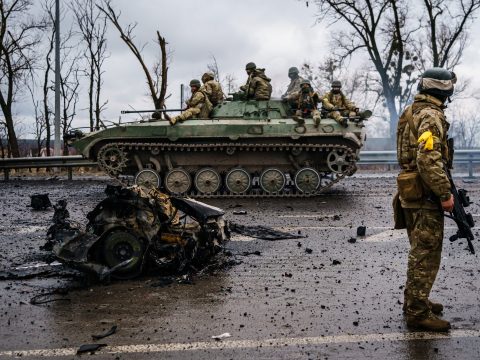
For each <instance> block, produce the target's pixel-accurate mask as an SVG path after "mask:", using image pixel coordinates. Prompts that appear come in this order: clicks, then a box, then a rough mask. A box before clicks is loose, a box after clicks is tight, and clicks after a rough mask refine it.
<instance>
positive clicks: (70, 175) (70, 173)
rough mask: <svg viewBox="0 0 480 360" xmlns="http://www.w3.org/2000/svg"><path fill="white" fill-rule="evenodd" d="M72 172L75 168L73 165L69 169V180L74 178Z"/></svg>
mask: <svg viewBox="0 0 480 360" xmlns="http://www.w3.org/2000/svg"><path fill="white" fill-rule="evenodd" d="M72 172H73V169H72V168H71V167H69V168H68V169H67V173H68V180H72V178H73V176H72Z"/></svg>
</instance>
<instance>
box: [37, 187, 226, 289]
mask: <svg viewBox="0 0 480 360" xmlns="http://www.w3.org/2000/svg"><path fill="white" fill-rule="evenodd" d="M105 193H106V195H107V197H106V198H105V199H104V200H102V201H101V202H100V203H99V204H98V205H97V206H96V207H95V209H93V210H92V211H91V212H90V213H88V214H87V219H88V223H87V225H86V228H85V230H82V229H80V226H79V225H78V224H75V223H74V222H73V221H70V219H69V213H68V210H67V209H66V201H64V200H63V201H62V200H61V201H59V202H58V203H57V205H55V206H54V208H55V214H54V216H53V222H54V224H53V225H52V226H51V227H50V228H49V230H48V233H47V239H48V240H47V244H46V248H50V249H51V250H52V251H53V253H54V254H55V256H56V257H57V258H58V259H59V260H60V261H61V262H63V263H65V264H67V265H68V266H71V267H74V268H77V269H80V270H84V271H89V272H93V273H94V274H96V275H97V276H98V277H99V279H100V280H103V279H106V278H109V277H110V276H111V277H113V278H117V279H130V278H133V277H136V276H138V275H140V274H141V273H142V272H144V271H146V270H147V269H161V270H165V271H174V272H177V273H179V272H182V271H184V270H185V269H187V268H189V269H197V268H201V267H202V265H203V264H205V263H206V262H208V259H210V258H211V257H212V256H213V255H215V254H217V253H218V252H219V251H220V250H221V249H222V248H223V245H224V244H225V242H226V241H228V239H229V231H228V226H227V224H226V222H225V220H224V218H223V215H224V212H223V210H221V209H219V208H216V207H213V206H210V205H207V204H204V203H201V202H199V201H196V200H192V199H188V198H175V197H168V196H166V195H164V194H163V193H161V192H159V191H158V190H157V189H155V188H151V189H146V188H141V187H138V186H134V187H130V188H124V187H120V186H110V185H109V186H107V189H106V190H105Z"/></svg>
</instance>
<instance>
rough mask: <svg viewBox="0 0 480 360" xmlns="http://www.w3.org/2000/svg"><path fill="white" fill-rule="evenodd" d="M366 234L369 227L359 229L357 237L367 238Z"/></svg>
mask: <svg viewBox="0 0 480 360" xmlns="http://www.w3.org/2000/svg"><path fill="white" fill-rule="evenodd" d="M366 233H367V227H366V226H359V227H357V236H365V235H366Z"/></svg>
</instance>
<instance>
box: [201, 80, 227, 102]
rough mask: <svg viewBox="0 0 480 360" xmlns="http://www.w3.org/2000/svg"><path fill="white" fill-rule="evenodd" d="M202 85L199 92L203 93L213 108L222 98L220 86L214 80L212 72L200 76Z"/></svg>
mask: <svg viewBox="0 0 480 360" xmlns="http://www.w3.org/2000/svg"><path fill="white" fill-rule="evenodd" d="M202 82H203V85H202V87H201V88H200V91H203V92H204V93H205V94H206V95H207V97H208V99H209V100H210V102H211V103H212V105H213V106H217V105H218V103H220V102H221V101H222V100H223V98H224V95H223V90H222V85H220V83H219V82H218V81H216V80H215V75H214V74H213V73H212V72H206V73H205V74H203V75H202Z"/></svg>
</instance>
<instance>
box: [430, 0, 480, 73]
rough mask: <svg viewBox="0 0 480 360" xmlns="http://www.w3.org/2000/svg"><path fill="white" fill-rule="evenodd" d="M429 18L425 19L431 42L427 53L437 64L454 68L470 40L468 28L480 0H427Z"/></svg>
mask: <svg viewBox="0 0 480 360" xmlns="http://www.w3.org/2000/svg"><path fill="white" fill-rule="evenodd" d="M423 3H424V5H425V12H426V19H427V21H426V22H422V24H425V25H423V27H424V29H425V33H426V35H425V37H426V39H427V43H428V44H429V46H428V48H427V54H423V55H424V56H423V57H424V58H426V59H427V61H428V63H429V64H431V65H433V66H439V67H445V68H447V69H453V68H454V67H455V66H456V65H458V64H459V62H460V59H461V56H462V54H463V49H464V48H465V44H466V42H467V33H466V30H467V29H468V26H469V25H470V24H471V22H472V21H473V19H474V15H475V12H476V11H477V10H478V9H479V8H480V1H479V0H423Z"/></svg>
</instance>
